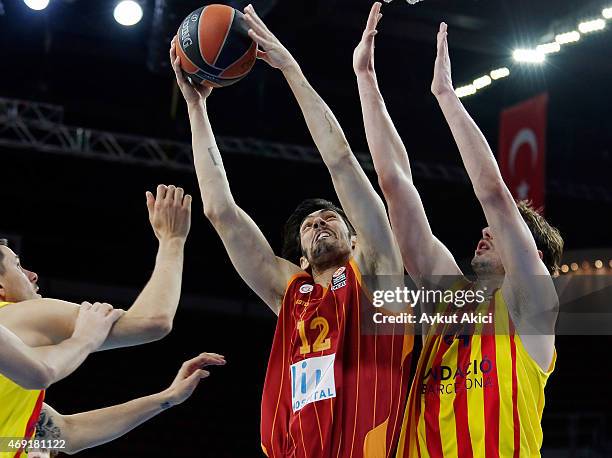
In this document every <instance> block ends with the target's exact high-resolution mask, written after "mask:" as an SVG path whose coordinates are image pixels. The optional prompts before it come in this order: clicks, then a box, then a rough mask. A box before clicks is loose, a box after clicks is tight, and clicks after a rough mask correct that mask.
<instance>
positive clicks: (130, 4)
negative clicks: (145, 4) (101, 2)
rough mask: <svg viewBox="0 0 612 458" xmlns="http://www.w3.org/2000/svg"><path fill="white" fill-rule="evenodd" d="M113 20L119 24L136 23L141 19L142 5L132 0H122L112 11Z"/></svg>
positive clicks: (128, 24)
mask: <svg viewBox="0 0 612 458" xmlns="http://www.w3.org/2000/svg"><path fill="white" fill-rule="evenodd" d="M113 15H114V16H115V20H116V21H117V22H118V23H119V24H121V25H126V26H130V25H134V24H138V23H139V22H140V20H141V19H142V7H141V6H140V5H139V4H138V2H135V1H133V0H124V1H122V2H120V3H118V4H117V6H116V7H115V12H114V13H113Z"/></svg>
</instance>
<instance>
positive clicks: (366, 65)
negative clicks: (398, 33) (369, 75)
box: [353, 2, 382, 74]
mask: <svg viewBox="0 0 612 458" xmlns="http://www.w3.org/2000/svg"><path fill="white" fill-rule="evenodd" d="M381 6H382V4H381V3H380V2H376V3H374V4H373V5H372V9H371V10H370V15H369V16H368V22H367V24H366V27H365V30H364V31H363V35H362V36H361V41H360V42H359V44H358V45H357V47H356V48H355V52H353V69H354V70H355V73H356V74H359V73H363V72H373V71H374V37H375V36H376V34H377V33H378V30H376V26H377V25H378V22H379V21H380V19H381V18H382V14H381V12H380V8H381Z"/></svg>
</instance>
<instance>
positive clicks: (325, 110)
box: [283, 63, 355, 170]
mask: <svg viewBox="0 0 612 458" xmlns="http://www.w3.org/2000/svg"><path fill="white" fill-rule="evenodd" d="M283 75H284V76H285V78H286V80H287V82H288V83H289V87H290V88H291V90H292V92H293V94H294V96H295V98H296V99H297V102H298V104H299V106H300V109H301V110H302V114H303V116H304V119H305V120H306V125H307V126H308V130H309V131H310V134H311V136H312V138H313V140H314V142H315V144H316V146H317V148H318V150H319V152H320V153H321V157H322V158H323V162H325V164H326V165H327V167H328V168H329V169H330V170H333V169H335V168H336V166H338V165H341V164H342V163H343V162H345V161H346V160H347V159H348V160H355V159H354V156H353V154H352V153H351V151H350V148H349V145H348V142H347V141H346V138H345V136H344V133H343V132H342V129H341V127H340V124H339V123H338V121H337V120H336V117H335V116H334V114H333V113H332V111H331V110H330V108H329V107H328V106H327V104H326V103H325V102H324V101H323V99H322V98H321V97H320V96H319V94H317V92H316V91H315V90H314V89H313V88H312V86H311V85H310V83H309V82H308V81H307V80H306V77H305V76H304V74H303V73H302V70H301V69H300V67H299V65H298V64H297V63H294V64H292V65H289V66H287V67H286V68H285V69H284V70H283Z"/></svg>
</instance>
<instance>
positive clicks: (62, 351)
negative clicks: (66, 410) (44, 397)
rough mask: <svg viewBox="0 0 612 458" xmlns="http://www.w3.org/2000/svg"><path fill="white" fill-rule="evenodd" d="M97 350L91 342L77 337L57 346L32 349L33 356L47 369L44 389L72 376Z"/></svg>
mask: <svg viewBox="0 0 612 458" xmlns="http://www.w3.org/2000/svg"><path fill="white" fill-rule="evenodd" d="M95 350H96V348H94V346H93V345H92V344H91V342H88V341H86V340H84V339H80V338H76V337H71V338H70V339H66V340H64V341H63V342H61V343H60V344H57V345H50V346H46V347H36V348H32V355H33V356H34V357H35V358H36V360H38V361H40V362H41V363H42V365H43V367H45V368H47V374H48V379H47V381H46V383H45V386H43V387H42V388H48V387H49V385H51V384H53V383H55V382H57V381H59V380H61V379H63V378H65V377H67V376H68V375H70V374H71V373H72V372H74V371H75V370H76V369H77V368H78V367H79V366H80V365H81V364H82V363H83V361H85V359H87V356H89V354H90V353H91V352H92V351H95Z"/></svg>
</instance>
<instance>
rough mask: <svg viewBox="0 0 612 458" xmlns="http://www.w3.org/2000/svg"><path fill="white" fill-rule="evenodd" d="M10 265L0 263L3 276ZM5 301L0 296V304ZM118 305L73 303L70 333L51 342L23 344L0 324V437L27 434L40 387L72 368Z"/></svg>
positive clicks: (96, 342) (99, 338) (101, 336)
mask: <svg viewBox="0 0 612 458" xmlns="http://www.w3.org/2000/svg"><path fill="white" fill-rule="evenodd" d="M7 270H8V271H10V266H8V265H7V266H5V265H4V264H3V265H2V267H1V268H0V278H5V277H6V276H7V275H9V273H7ZM8 304H9V303H8V302H0V308H2V307H4V306H7V305H8ZM120 312H121V311H119V310H113V308H112V307H111V306H110V305H108V304H94V305H91V304H89V303H84V304H83V305H82V306H81V308H80V309H79V314H78V317H77V320H76V322H75V328H74V332H73V334H72V337H71V338H69V339H66V340H65V341H63V342H61V343H60V344H57V345H49V346H45V347H35V348H32V347H29V346H27V345H26V344H24V343H23V342H22V341H21V339H19V337H17V336H16V335H15V334H13V333H12V332H11V331H9V330H8V329H6V328H4V327H3V326H0V406H1V408H0V438H4V439H3V440H2V447H3V448H6V447H8V443H6V441H7V439H6V438H12V439H13V440H20V439H25V440H28V439H32V438H33V436H34V431H35V428H36V423H37V421H38V417H39V415H40V411H41V409H42V406H43V399H44V397H45V388H47V387H48V386H49V385H50V384H52V383H54V382H56V381H58V380H60V379H62V378H64V377H65V376H67V375H69V374H70V373H71V372H72V371H74V370H75V369H76V368H77V367H78V366H79V365H80V364H81V363H82V362H83V361H84V360H85V358H86V357H87V356H88V355H89V354H90V353H91V352H92V351H94V350H96V349H97V348H98V347H99V346H100V345H101V344H102V342H104V340H105V339H106V336H107V335H108V332H109V330H110V328H111V326H112V325H113V323H114V322H115V321H117V319H118V318H119V317H120V316H121V313H120ZM10 448H15V452H14V453H13V452H7V451H1V450H0V457H2V458H5V457H6V458H8V457H19V456H21V455H22V453H23V450H22V448H21V447H10Z"/></svg>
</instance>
